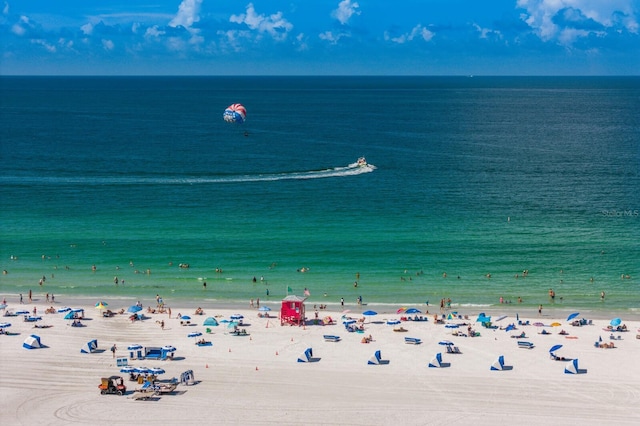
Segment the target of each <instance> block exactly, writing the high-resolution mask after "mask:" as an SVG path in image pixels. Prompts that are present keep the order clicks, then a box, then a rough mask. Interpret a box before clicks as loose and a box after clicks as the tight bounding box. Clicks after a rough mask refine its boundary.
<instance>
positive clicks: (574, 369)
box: [564, 358, 578, 374]
mask: <svg viewBox="0 0 640 426" xmlns="http://www.w3.org/2000/svg"><path fill="white" fill-rule="evenodd" d="M564 372H565V374H578V358H576V359H572V360H571V361H570V362H569V363H568V364H567V365H566V366H565V367H564Z"/></svg>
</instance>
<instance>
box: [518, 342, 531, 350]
mask: <svg viewBox="0 0 640 426" xmlns="http://www.w3.org/2000/svg"><path fill="white" fill-rule="evenodd" d="M533 346H534V345H533V343H531V342H523V341H519V342H518V347H519V348H524V349H533Z"/></svg>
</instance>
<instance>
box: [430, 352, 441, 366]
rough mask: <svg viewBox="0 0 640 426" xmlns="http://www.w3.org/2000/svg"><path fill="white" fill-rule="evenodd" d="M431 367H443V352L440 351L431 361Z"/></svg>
mask: <svg viewBox="0 0 640 426" xmlns="http://www.w3.org/2000/svg"><path fill="white" fill-rule="evenodd" d="M429 367H431V368H441V367H442V352H438V353H437V354H436V355H435V356H434V357H433V359H432V360H431V362H429Z"/></svg>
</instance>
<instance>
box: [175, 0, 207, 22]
mask: <svg viewBox="0 0 640 426" xmlns="http://www.w3.org/2000/svg"><path fill="white" fill-rule="evenodd" d="M201 4H202V0H182V3H180V6H179V7H178V13H177V14H176V16H175V17H174V18H173V19H172V20H171V22H169V26H170V27H177V26H183V27H185V28H191V26H192V25H193V23H194V22H198V21H199V20H200V16H199V13H200V5H201Z"/></svg>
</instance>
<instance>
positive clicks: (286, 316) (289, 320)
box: [280, 294, 307, 325]
mask: <svg viewBox="0 0 640 426" xmlns="http://www.w3.org/2000/svg"><path fill="white" fill-rule="evenodd" d="M306 299H307V298H306V297H301V296H296V295H294V294H291V295H289V296H287V297H285V298H284V299H282V306H281V308H280V325H285V324H289V325H303V324H304V317H305V312H304V301H305V300H306Z"/></svg>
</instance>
